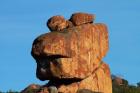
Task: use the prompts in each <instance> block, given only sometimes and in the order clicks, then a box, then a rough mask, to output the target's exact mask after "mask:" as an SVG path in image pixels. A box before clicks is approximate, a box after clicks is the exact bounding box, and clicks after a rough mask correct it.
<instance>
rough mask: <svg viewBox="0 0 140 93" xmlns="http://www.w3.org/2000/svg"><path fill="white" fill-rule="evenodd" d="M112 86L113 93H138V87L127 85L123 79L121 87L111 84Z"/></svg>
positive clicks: (139, 90) (139, 91) (139, 89)
mask: <svg viewBox="0 0 140 93" xmlns="http://www.w3.org/2000/svg"><path fill="white" fill-rule="evenodd" d="M112 85H113V93H140V87H137V86H134V85H129V84H128V81H127V80H125V79H123V84H122V85H117V84H116V83H114V82H112Z"/></svg>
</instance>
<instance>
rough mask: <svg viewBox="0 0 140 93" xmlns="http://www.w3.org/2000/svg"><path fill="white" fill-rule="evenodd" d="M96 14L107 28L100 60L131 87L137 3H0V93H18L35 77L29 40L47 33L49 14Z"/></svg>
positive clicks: (138, 47) (139, 57)
mask: <svg viewBox="0 0 140 93" xmlns="http://www.w3.org/2000/svg"><path fill="white" fill-rule="evenodd" d="M74 12H87V13H92V14H96V20H95V22H96V23H99V22H102V23H105V24H107V25H108V29H109V39H110V50H109V52H108V54H107V56H106V57H105V58H104V61H105V62H107V63H108V64H109V65H110V68H111V72H112V73H113V74H117V75H119V76H122V77H124V78H126V79H127V80H128V81H129V82H130V83H131V84H135V83H137V82H138V81H140V74H139V71H140V67H139V66H140V0H59V1H58V0H0V90H2V91H7V90H9V89H13V90H18V91H19V90H22V89H24V88H25V87H26V86H27V85H29V84H31V83H38V84H45V83H46V81H45V82H41V81H39V80H38V79H37V78H36V76H35V69H36V63H35V60H34V59H33V58H32V57H31V55H30V51H31V46H32V42H33V40H34V39H35V38H36V37H37V36H38V35H40V34H42V33H46V32H48V31H49V30H48V28H47V27H46V21H47V20H48V18H50V17H51V16H53V15H63V16H65V18H66V19H68V18H69V17H70V15H71V14H72V13H74Z"/></svg>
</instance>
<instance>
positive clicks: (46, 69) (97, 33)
mask: <svg viewBox="0 0 140 93" xmlns="http://www.w3.org/2000/svg"><path fill="white" fill-rule="evenodd" d="M107 51H108V32H107V27H106V25H104V24H85V25H81V26H76V27H73V28H70V29H66V30H65V31H61V32H59V31H57V32H50V33H47V34H44V35H41V36H39V37H38V38H37V39H36V40H35V41H34V43H33V48H32V56H33V57H34V58H35V59H36V61H37V77H38V78H39V79H41V80H50V79H52V78H57V79H62V78H67V79H68V78H69V79H73V78H75V79H84V78H86V77H88V76H90V75H91V74H92V72H93V71H94V70H95V69H96V68H97V67H98V65H99V63H100V61H101V60H102V58H103V57H104V56H105V55H106V53H107ZM40 64H43V65H40Z"/></svg>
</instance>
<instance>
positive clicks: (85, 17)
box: [70, 13, 95, 26]
mask: <svg viewBox="0 0 140 93" xmlns="http://www.w3.org/2000/svg"><path fill="white" fill-rule="evenodd" d="M94 19H95V16H94V15H93V14H87V13H74V14H72V16H71V18H70V21H71V22H72V23H73V24H74V25H75V26H78V25H82V24H86V23H92V22H93V20H94Z"/></svg>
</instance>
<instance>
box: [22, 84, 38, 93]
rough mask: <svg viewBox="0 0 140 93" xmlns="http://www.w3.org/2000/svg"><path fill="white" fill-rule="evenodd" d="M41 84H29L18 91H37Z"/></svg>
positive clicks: (27, 92) (33, 92)
mask: <svg viewBox="0 0 140 93" xmlns="http://www.w3.org/2000/svg"><path fill="white" fill-rule="evenodd" d="M40 88H41V86H40V85H37V84H31V85H29V86H28V87H27V88H25V89H24V90H22V91H21V92H20V93H37V92H38V91H39V90H40Z"/></svg>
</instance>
